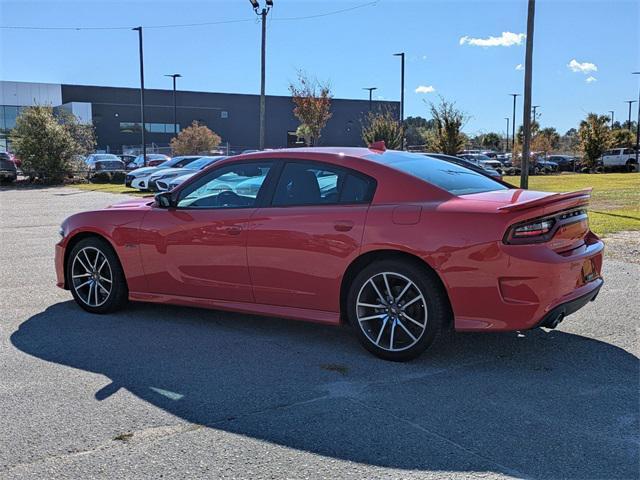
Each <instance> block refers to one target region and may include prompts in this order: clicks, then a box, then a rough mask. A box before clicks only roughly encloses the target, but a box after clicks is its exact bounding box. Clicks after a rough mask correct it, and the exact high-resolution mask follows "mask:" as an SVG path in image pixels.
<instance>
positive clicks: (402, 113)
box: [393, 52, 404, 150]
mask: <svg viewBox="0 0 640 480" xmlns="http://www.w3.org/2000/svg"><path fill="white" fill-rule="evenodd" d="M393 56H394V57H400V126H402V122H403V121H404V52H400V53H394V54H393ZM400 150H404V133H403V134H402V143H401V146H400Z"/></svg>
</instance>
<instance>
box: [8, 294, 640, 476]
mask: <svg viewBox="0 0 640 480" xmlns="http://www.w3.org/2000/svg"><path fill="white" fill-rule="evenodd" d="M569 321H571V320H570V319H568V320H567V322H569ZM11 342H12V343H13V345H14V346H15V347H17V348H18V349H20V350H21V351H23V352H25V353H27V354H29V355H33V356H34V357H37V358H40V359H43V360H46V361H50V362H56V363H59V364H62V365H65V366H70V367H74V368H77V369H81V370H86V371H89V372H95V373H99V374H102V375H105V376H107V377H108V378H110V379H111V382H110V383H108V384H106V385H105V386H104V387H103V388H102V389H100V390H98V391H97V392H95V400H96V401H101V400H103V399H105V398H108V397H109V396H111V395H117V394H118V391H119V390H120V389H126V390H128V391H130V392H132V393H133V394H135V395H136V396H138V397H139V398H141V399H143V400H144V401H146V402H149V403H150V404H152V405H154V406H156V407H158V408H161V409H164V410H166V411H167V412H170V413H171V414H173V415H176V416H178V417H180V418H183V419H184V420H186V421H188V422H192V423H194V424H199V425H204V426H207V427H209V428H213V429H219V430H224V431H228V432H233V433H237V434H241V435H245V436H249V437H252V438H257V439H260V440H264V441H268V442H273V443H275V444H279V445H284V446H287V447H290V448H294V449H299V450H303V451H308V452H311V453H314V454H318V455H323V456H325V457H329V458H336V459H341V460H348V461H352V462H358V463H362V464H367V465H374V466H380V467H389V468H398V469H410V470H430V471H461V472H467V471H468V472H471V471H496V472H502V473H506V474H510V475H514V476H519V477H520V476H530V477H539V478H561V477H562V478H638V475H639V473H640V472H639V466H638V458H639V453H640V443H639V441H638V428H639V426H638V408H639V391H640V385H639V377H638V368H639V363H638V358H636V357H635V356H634V355H632V354H630V353H628V352H626V351H624V350H623V349H620V348H618V347H616V346H613V345H610V344H607V343H604V342H601V341H597V340H593V339H589V338H586V337H581V336H579V335H574V334H570V333H566V332H562V331H557V330H556V331H544V330H535V331H531V332H524V333H522V334H517V333H509V334H466V335H457V336H456V337H455V338H453V339H452V340H451V341H449V342H447V343H444V344H442V345H441V346H440V347H438V348H436V349H435V350H434V351H432V352H429V353H427V354H425V355H423V356H422V357H421V358H420V359H418V360H416V361H414V362H411V363H406V364H398V363H391V362H385V361H382V360H378V359H376V358H374V357H372V356H370V355H369V354H368V353H367V352H365V351H364V350H363V349H362V348H360V346H359V345H358V344H357V342H356V341H355V339H354V336H353V335H351V334H350V332H349V331H348V329H346V328H335V327H327V326H322V325H313V324H307V323H302V322H293V321H285V320H280V319H270V318H269V319H267V318H263V317H255V316H247V315H239V314H230V313H223V312H216V311H206V310H198V309H188V308H179V307H171V306H159V305H143V304H132V305H131V306H130V307H129V308H128V309H127V310H125V311H122V312H119V313H117V314H113V315H104V316H96V315H90V314H87V313H85V312H84V311H82V310H80V309H79V308H78V307H77V306H76V305H75V304H74V303H72V302H64V303H59V304H56V305H53V306H51V307H49V308H48V309H47V310H46V311H44V312H42V313H39V314H37V315H35V316H33V317H31V318H29V319H28V320H26V321H25V322H24V323H22V324H21V325H20V328H19V330H17V331H16V332H15V333H13V335H12V336H11Z"/></svg>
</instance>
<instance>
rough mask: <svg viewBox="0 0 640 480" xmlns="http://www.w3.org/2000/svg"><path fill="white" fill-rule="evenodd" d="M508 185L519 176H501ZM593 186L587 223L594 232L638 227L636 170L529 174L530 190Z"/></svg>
mask: <svg viewBox="0 0 640 480" xmlns="http://www.w3.org/2000/svg"><path fill="white" fill-rule="evenodd" d="M504 179H505V180H506V181H507V182H509V183H511V184H512V185H515V186H518V185H519V184H520V177H504ZM587 187H593V193H592V195H591V203H590V205H589V223H590V225H591V229H592V230H593V231H594V232H595V233H596V234H597V235H606V234H608V233H615V232H620V231H623V230H640V173H607V174H591V175H587V174H562V175H537V176H532V177H529V188H530V189H531V190H542V191H547V192H570V191H573V190H580V189H583V188H587Z"/></svg>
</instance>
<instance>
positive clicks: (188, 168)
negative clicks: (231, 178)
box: [147, 156, 227, 192]
mask: <svg viewBox="0 0 640 480" xmlns="http://www.w3.org/2000/svg"><path fill="white" fill-rule="evenodd" d="M224 158H227V157H224V156H218V157H201V158H199V159H197V160H195V161H193V162H191V163H189V164H187V165H185V166H184V167H182V168H166V169H162V170H160V171H158V172H155V173H152V174H151V176H149V180H148V187H147V188H148V189H149V190H153V191H159V192H164V191H166V190H170V189H171V188H172V187H171V188H170V184H171V182H172V181H173V180H174V179H176V178H180V177H185V176H186V177H187V178H191V176H190V174H196V173H198V172H199V171H200V170H204V169H205V168H207V167H208V166H209V165H211V164H213V163H215V162H217V161H219V160H222V159H224ZM185 180H186V179H185Z"/></svg>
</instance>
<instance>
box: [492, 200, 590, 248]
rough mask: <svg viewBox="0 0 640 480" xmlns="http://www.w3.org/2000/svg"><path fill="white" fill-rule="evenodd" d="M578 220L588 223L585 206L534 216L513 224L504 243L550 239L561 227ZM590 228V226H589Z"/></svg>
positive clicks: (518, 243) (536, 241) (539, 241)
mask: <svg viewBox="0 0 640 480" xmlns="http://www.w3.org/2000/svg"><path fill="white" fill-rule="evenodd" d="M576 222H585V223H586V225H588V223H587V222H588V217H587V211H586V210H585V209H583V208H579V209H574V210H568V211H563V212H558V213H556V214H554V215H549V216H547V217H542V218H534V219H531V220H527V221H525V222H521V223H516V224H515V225H512V226H511V228H509V230H507V233H506V234H505V236H504V239H503V241H504V243H508V244H515V245H521V244H525V243H541V242H546V241H548V240H550V239H551V238H552V237H553V236H554V235H555V234H556V232H557V231H558V230H559V229H562V228H566V227H567V226H568V225H571V224H573V223H576ZM587 229H588V226H587Z"/></svg>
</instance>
